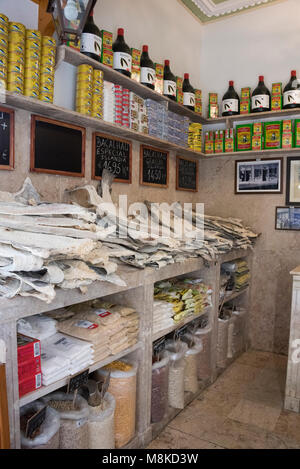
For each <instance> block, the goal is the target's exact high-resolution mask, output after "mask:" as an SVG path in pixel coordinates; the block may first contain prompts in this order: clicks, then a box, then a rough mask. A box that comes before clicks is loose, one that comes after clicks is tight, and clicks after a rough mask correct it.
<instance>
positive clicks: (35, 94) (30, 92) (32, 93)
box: [24, 86, 40, 99]
mask: <svg viewBox="0 0 300 469" xmlns="http://www.w3.org/2000/svg"><path fill="white" fill-rule="evenodd" d="M24 95H25V96H29V97H30V98H36V99H39V97H40V93H39V90H38V89H33V88H26V86H25V88H24Z"/></svg>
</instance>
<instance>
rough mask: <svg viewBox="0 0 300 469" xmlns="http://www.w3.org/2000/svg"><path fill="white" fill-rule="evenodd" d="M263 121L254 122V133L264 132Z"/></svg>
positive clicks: (260, 133)
mask: <svg viewBox="0 0 300 469" xmlns="http://www.w3.org/2000/svg"><path fill="white" fill-rule="evenodd" d="M263 129H264V126H263V123H262V122H254V124H253V135H262V134H263Z"/></svg>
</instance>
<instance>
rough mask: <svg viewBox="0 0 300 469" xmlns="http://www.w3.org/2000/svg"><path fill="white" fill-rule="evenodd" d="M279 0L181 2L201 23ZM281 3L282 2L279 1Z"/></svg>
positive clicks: (199, 0)
mask: <svg viewBox="0 0 300 469" xmlns="http://www.w3.org/2000/svg"><path fill="white" fill-rule="evenodd" d="M278 1H280V0H181V2H182V3H183V4H184V5H185V6H186V7H187V8H188V9H189V10H191V12H192V13H193V14H194V15H196V16H197V17H198V18H199V19H200V21H201V22H202V23H208V22H209V21H214V20H216V19H220V18H221V17H224V16H229V15H235V14H237V13H242V12H244V11H248V10H249V9H251V8H258V7H262V6H265V5H266V4H270V3H274V2H277V3H278ZM281 1H283V0H281Z"/></svg>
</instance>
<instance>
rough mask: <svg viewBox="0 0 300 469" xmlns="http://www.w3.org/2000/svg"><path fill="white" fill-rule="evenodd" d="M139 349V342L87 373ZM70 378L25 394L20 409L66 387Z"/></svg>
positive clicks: (103, 361) (92, 366)
mask: <svg viewBox="0 0 300 469" xmlns="http://www.w3.org/2000/svg"><path fill="white" fill-rule="evenodd" d="M140 347H141V344H140V342H138V343H136V344H135V345H133V346H132V347H130V348H128V349H125V350H123V351H122V352H119V353H118V354H116V355H110V356H109V357H107V358H105V359H104V360H102V361H101V362H97V363H93V365H91V366H89V372H90V373H92V372H93V371H96V370H98V369H99V368H103V367H104V366H105V365H108V364H109V363H111V362H113V361H114V360H119V359H120V358H122V357H125V356H126V355H129V354H130V353H133V352H135V351H136V350H138V349H139V348H140ZM70 378H71V376H66V377H65V378H63V379H60V380H59V381H56V382H55V383H52V384H50V385H49V386H42V387H41V388H39V389H37V390H36V391H33V392H31V393H29V394H26V395H25V396H22V397H21V399H20V400H19V404H20V407H22V406H23V405H25V404H29V403H30V402H33V401H35V400H36V399H40V398H41V397H43V396H46V395H47V394H50V393H51V392H54V391H56V390H57V389H60V388H62V387H64V386H66V385H67V384H68V382H69V380H70Z"/></svg>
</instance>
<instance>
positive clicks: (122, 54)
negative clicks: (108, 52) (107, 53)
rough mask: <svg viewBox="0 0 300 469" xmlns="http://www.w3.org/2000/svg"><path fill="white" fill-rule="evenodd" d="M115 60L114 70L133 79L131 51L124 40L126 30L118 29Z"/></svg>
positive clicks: (114, 50)
mask: <svg viewBox="0 0 300 469" xmlns="http://www.w3.org/2000/svg"><path fill="white" fill-rule="evenodd" d="M112 49H113V53H114V58H113V68H114V70H117V71H118V72H120V73H122V74H123V75H126V76H128V77H129V78H131V69H132V57H131V50H130V48H129V46H128V45H127V44H126V42H125V39H124V29H123V28H119V29H118V36H117V39H116V40H115V42H114V43H113V46H112Z"/></svg>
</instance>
